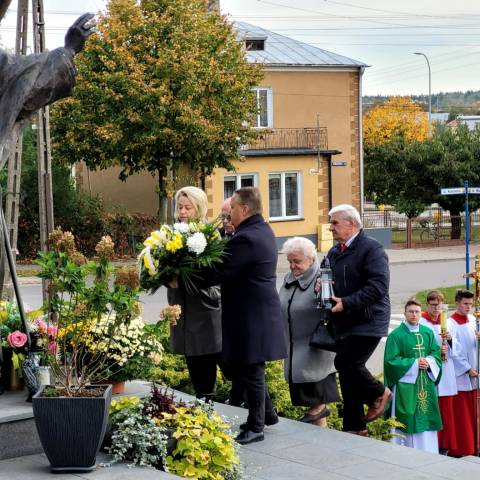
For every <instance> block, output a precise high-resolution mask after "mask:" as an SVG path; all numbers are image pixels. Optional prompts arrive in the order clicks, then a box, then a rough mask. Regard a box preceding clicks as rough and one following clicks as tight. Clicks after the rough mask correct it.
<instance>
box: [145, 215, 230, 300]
mask: <svg viewBox="0 0 480 480" xmlns="http://www.w3.org/2000/svg"><path fill="white" fill-rule="evenodd" d="M219 226H220V224H219V222H218V221H214V222H200V221H190V222H188V223H175V224H173V225H166V224H164V225H162V226H161V227H160V229H159V230H155V231H154V232H152V233H151V234H150V236H149V237H148V238H147V239H146V240H145V241H144V242H143V245H144V248H143V250H142V251H141V252H140V254H139V256H138V263H139V270H140V285H141V286H142V287H143V288H144V289H145V290H149V291H150V293H154V292H155V291H156V290H157V289H158V288H159V287H160V286H162V285H168V284H169V283H170V282H171V281H172V280H174V279H176V278H179V279H180V280H181V281H182V282H183V284H184V285H185V287H186V288H187V289H188V290H190V291H195V287H194V284H193V280H192V279H193V277H194V276H195V275H196V274H198V272H199V271H200V270H201V269H202V268H205V267H211V266H213V265H214V264H215V263H218V262H222V258H223V251H224V248H225V244H226V241H227V240H226V239H223V238H221V236H220V234H219V232H218V227H219Z"/></svg>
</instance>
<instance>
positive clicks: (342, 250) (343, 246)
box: [340, 243, 347, 253]
mask: <svg viewBox="0 0 480 480" xmlns="http://www.w3.org/2000/svg"><path fill="white" fill-rule="evenodd" d="M346 249H347V246H346V245H345V244H344V243H341V244H340V251H341V252H342V253H343V252H344V251H345V250H346Z"/></svg>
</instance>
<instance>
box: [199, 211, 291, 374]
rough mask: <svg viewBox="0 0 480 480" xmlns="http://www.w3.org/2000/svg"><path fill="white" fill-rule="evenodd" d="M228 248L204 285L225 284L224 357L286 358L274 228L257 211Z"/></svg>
mask: <svg viewBox="0 0 480 480" xmlns="http://www.w3.org/2000/svg"><path fill="white" fill-rule="evenodd" d="M225 252H226V255H225V259H224V262H223V263H221V264H217V266H216V267H215V269H214V270H210V271H208V272H206V274H205V277H204V282H202V285H201V286H206V285H215V284H218V283H220V286H221V291H222V337H223V356H224V359H225V361H226V362H228V363H232V364H236V365H238V364H252V363H260V362H264V361H267V360H278V359H281V358H285V357H286V356H287V346H286V340H285V334H284V330H283V328H284V327H283V319H282V312H281V309H280V300H279V298H278V293H277V287H276V269H277V258H278V253H277V245H276V242H275V236H274V234H273V232H272V229H271V228H270V226H269V225H268V224H267V223H265V220H264V219H263V218H262V216H261V215H253V216H251V217H249V218H247V219H246V220H244V221H243V222H242V223H241V224H240V225H239V226H238V228H237V229H236V231H235V234H234V235H233V237H232V238H231V239H230V240H229V242H228V243H227V246H226V249H225Z"/></svg>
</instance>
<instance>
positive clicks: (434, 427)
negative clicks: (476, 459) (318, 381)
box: [384, 299, 442, 453]
mask: <svg viewBox="0 0 480 480" xmlns="http://www.w3.org/2000/svg"><path fill="white" fill-rule="evenodd" d="M421 313H422V310H421V305H420V303H419V302H418V301H417V300H415V299H412V300H409V301H408V302H407V303H406V305H405V322H403V323H402V324H401V325H400V326H398V327H397V328H396V329H395V330H394V331H393V332H392V333H390V335H389V336H388V338H387V343H386V346H385V357H384V382H385V385H386V386H387V387H388V388H390V389H391V390H392V392H393V399H392V402H391V404H390V406H389V407H388V409H387V414H388V415H389V416H394V417H396V419H397V420H398V421H399V422H400V423H402V424H403V427H402V428H397V429H395V431H394V432H393V433H395V435H394V437H393V442H394V443H397V444H400V445H405V446H407V447H411V448H416V449H419V450H425V451H428V452H432V453H438V437H437V431H438V430H441V429H442V420H441V418H440V411H439V408H438V398H437V391H436V384H437V383H438V382H439V380H440V377H441V366H442V360H441V353H440V347H439V346H438V344H437V342H436V340H435V336H434V334H433V332H432V331H431V330H430V329H429V328H427V327H425V326H423V325H420V324H419V321H420V317H421Z"/></svg>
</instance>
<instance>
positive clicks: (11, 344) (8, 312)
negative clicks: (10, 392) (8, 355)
mask: <svg viewBox="0 0 480 480" xmlns="http://www.w3.org/2000/svg"><path fill="white" fill-rule="evenodd" d="M25 315H26V321H27V328H28V331H29V332H30V335H31V339H32V341H33V343H34V344H36V345H38V343H39V342H40V343H41V341H40V340H39V335H38V328H37V322H38V321H40V315H41V312H40V311H38V310H34V311H30V312H26V314H25ZM24 330H25V327H24V326H23V325H22V320H21V318H20V313H19V310H18V305H17V303H16V302H15V301H12V302H7V301H2V302H0V346H1V347H3V348H4V349H9V350H11V352H12V363H13V366H14V368H15V370H18V371H19V373H20V375H21V370H20V366H21V363H22V362H23V360H25V355H26V353H27V348H28V345H27V342H28V337H27V334H26V333H25V331H24ZM34 346H35V345H34Z"/></svg>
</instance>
